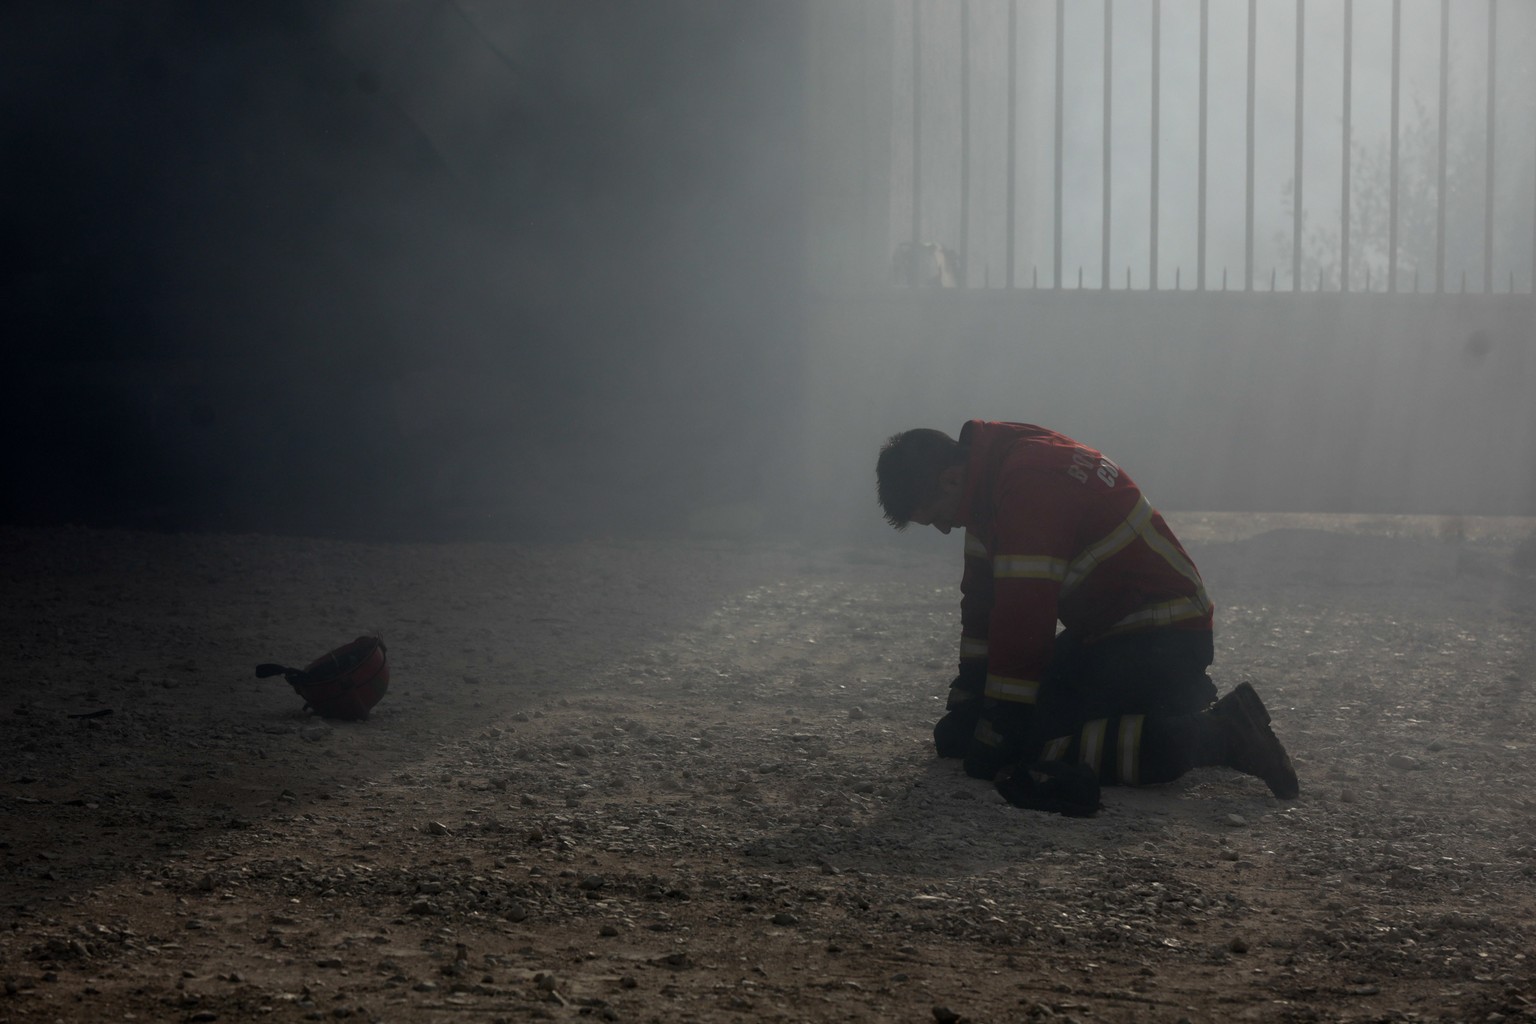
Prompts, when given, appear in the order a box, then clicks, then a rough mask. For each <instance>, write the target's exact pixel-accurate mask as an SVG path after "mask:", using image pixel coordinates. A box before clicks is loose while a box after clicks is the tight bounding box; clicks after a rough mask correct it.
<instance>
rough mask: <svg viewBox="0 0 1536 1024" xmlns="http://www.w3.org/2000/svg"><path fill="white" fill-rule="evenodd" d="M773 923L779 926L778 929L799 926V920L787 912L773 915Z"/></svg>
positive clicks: (783, 911)
mask: <svg viewBox="0 0 1536 1024" xmlns="http://www.w3.org/2000/svg"><path fill="white" fill-rule="evenodd" d="M773 923H774V924H776V925H779V926H780V927H783V928H788V927H790V926H791V925H797V924H799V923H800V919H799V918H798V917H796V916H795V915H794V914H791V913H790V912H789V911H787V910H781V911H779V912H778V913H777V914H774V915H773Z"/></svg>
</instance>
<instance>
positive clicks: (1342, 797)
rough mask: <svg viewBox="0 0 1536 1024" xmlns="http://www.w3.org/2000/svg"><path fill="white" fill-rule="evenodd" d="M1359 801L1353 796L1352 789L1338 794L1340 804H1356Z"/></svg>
mask: <svg viewBox="0 0 1536 1024" xmlns="http://www.w3.org/2000/svg"><path fill="white" fill-rule="evenodd" d="M1359 800H1360V798H1359V797H1357V796H1355V791H1354V790H1352V789H1346V790H1343V791H1341V792H1340V793H1339V801H1340V802H1341V803H1346V804H1352V803H1358V802H1359Z"/></svg>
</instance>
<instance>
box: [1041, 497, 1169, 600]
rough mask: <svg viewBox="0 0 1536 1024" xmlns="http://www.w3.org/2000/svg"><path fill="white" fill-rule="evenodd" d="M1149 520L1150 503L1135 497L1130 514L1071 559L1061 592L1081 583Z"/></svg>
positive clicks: (1126, 545)
mask: <svg viewBox="0 0 1536 1024" xmlns="http://www.w3.org/2000/svg"><path fill="white" fill-rule="evenodd" d="M1151 522H1152V504H1151V503H1150V502H1149V501H1147V499H1146V498H1145V497H1143V498H1139V499H1137V501H1136V507H1135V508H1133V509H1131V514H1130V515H1128V516H1126V517H1125V518H1124V519H1123V520H1121V521H1120V525H1119V526H1117V527H1115V528H1114V529H1113V530H1111V531H1109V533H1108V534H1107V535H1105V536H1104V537H1101V538H1099V539H1098V540H1096V541H1094V542H1093V543H1092V544H1090V545H1088V546H1087V547H1086V548H1084V549H1083V551H1082V553H1081V554H1080V555H1078V556H1077V557H1076V558H1074V559H1072V564H1071V565H1069V566H1067V574H1066V578H1065V579H1064V580H1063V581H1062V588H1061V589H1062V593H1063V594H1065V593H1067V592H1068V591H1070V590H1072V588H1073V587H1076V586H1077V585H1078V584H1079V583H1082V582H1083V580H1084V579H1086V578H1087V576H1088V574H1089V573H1091V572H1093V570H1094V569H1096V568H1098V565H1099V563H1100V562H1102V561H1104V560H1106V559H1108V558H1111V557H1113V556H1114V555H1115V554H1117V553H1118V552H1120V551H1121V550H1123V549H1125V548H1126V547H1128V546H1129V545H1130V543H1131V542H1132V541H1134V540H1135V539H1136V537H1137V535H1138V534H1139V533H1140V532H1141V531H1142V529H1143V528H1144V527H1146V526H1147V524H1149V523H1151Z"/></svg>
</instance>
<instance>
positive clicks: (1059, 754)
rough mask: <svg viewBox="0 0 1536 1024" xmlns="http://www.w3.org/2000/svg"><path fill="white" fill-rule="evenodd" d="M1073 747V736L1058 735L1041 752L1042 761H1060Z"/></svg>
mask: <svg viewBox="0 0 1536 1024" xmlns="http://www.w3.org/2000/svg"><path fill="white" fill-rule="evenodd" d="M1071 749H1072V737H1071V736H1058V737H1056V738H1055V739H1053V740H1051V742H1049V743H1047V744H1046V745H1045V749H1044V750H1043V751H1041V753H1040V760H1042V761H1060V760H1061V759H1062V758H1064V757H1066V756H1067V751H1069V750H1071Z"/></svg>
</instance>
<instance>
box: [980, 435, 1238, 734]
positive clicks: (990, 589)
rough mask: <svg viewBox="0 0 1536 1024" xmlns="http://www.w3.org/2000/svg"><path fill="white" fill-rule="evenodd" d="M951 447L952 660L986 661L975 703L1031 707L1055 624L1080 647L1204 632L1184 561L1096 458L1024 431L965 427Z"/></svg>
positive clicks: (1190, 565)
mask: <svg viewBox="0 0 1536 1024" xmlns="http://www.w3.org/2000/svg"><path fill="white" fill-rule="evenodd" d="M960 442H961V444H964V445H966V446H968V447H969V455H968V458H967V461H966V466H965V484H964V488H963V491H962V494H961V498H960V506H959V510H958V512H957V515H956V522H957V524H959V525H963V526H964V527H965V528H966V535H965V576H964V579H963V580H962V582H961V585H960V590H961V601H960V622H961V630H960V632H961V637H960V660H961V666H962V669H964V668H965V667H966V665H967V663H969V664H971V665H975V664H976V661H977V659H985V662H986V667H987V681H986V689H985V691H984V692H985V695H986V696H988V697H992V698H995V699H997V700H1001V701H1009V702H1015V703H1023V704H1033V703H1034V700H1035V693H1036V690H1037V689H1038V687H1039V685H1040V681H1041V680H1042V678H1043V677H1044V675H1045V670H1046V666H1047V665H1048V664H1049V663H1050V660H1051V651H1052V647H1053V645H1054V642H1055V636H1056V623H1057V621H1058V620H1059V621H1060V622H1061V624H1062V625H1063V626H1065V627H1066V628H1067V629H1070V630H1072V631H1073V633H1074V634H1075V635H1077V636H1079V637H1081V638H1082V639H1083V641H1084V642H1085V643H1093V642H1095V641H1097V640H1101V639H1103V638H1105V637H1109V636H1116V635H1119V634H1122V633H1129V632H1131V631H1133V630H1145V629H1155V628H1174V629H1189V630H1206V631H1209V630H1210V629H1211V623H1212V606H1211V602H1210V600H1209V599H1208V598H1207V597H1206V594H1205V585H1204V583H1203V582H1202V581H1201V579H1200V573H1199V571H1198V570H1197V569H1196V568H1195V564H1194V562H1192V561H1191V560H1190V557H1189V555H1188V554H1187V553H1186V552H1185V550H1184V548H1183V547H1182V546H1181V545H1180V544H1179V541H1178V538H1176V537H1175V536H1174V535H1173V531H1172V530H1170V529H1169V528H1168V525H1167V524H1166V523H1165V522H1163V517H1162V516H1161V515H1159V514H1158V513H1157V512H1156V511H1155V510H1154V509H1153V508H1152V506H1151V505H1149V504H1148V503H1147V499H1146V498H1144V497H1143V496H1142V493H1141V490H1140V488H1138V487H1137V486H1136V484H1135V483H1134V482H1133V481H1132V480H1131V478H1130V477H1129V476H1128V475H1126V473H1125V471H1124V470H1122V469H1120V467H1118V466H1116V465H1115V464H1114V463H1113V462H1111V461H1110V460H1109V459H1107V458H1105V457H1104V455H1103V454H1102V453H1100V452H1097V451H1094V450H1093V449H1092V448H1089V447H1087V446H1086V445H1082V444H1079V443H1078V442H1076V441H1074V440H1072V439H1071V438H1070V437H1066V436H1064V435H1062V434H1058V433H1055V432H1053V431H1050V430H1046V429H1044V428H1043V427H1036V426H1032V425H1030V424H1027V423H991V422H984V421H982V420H971V421H970V422H969V423H967V424H966V425H965V427H964V428H963V429H962V430H961V432H960Z"/></svg>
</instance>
